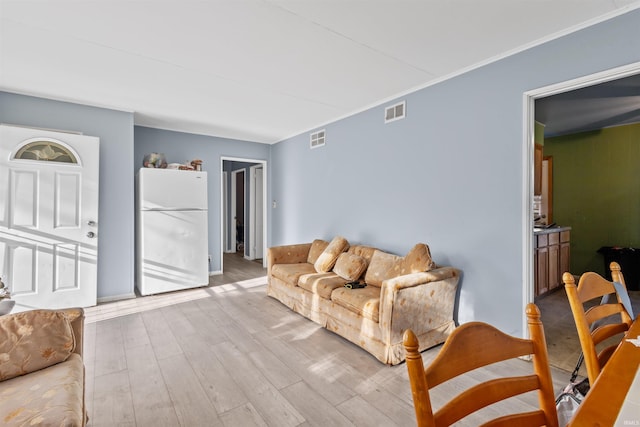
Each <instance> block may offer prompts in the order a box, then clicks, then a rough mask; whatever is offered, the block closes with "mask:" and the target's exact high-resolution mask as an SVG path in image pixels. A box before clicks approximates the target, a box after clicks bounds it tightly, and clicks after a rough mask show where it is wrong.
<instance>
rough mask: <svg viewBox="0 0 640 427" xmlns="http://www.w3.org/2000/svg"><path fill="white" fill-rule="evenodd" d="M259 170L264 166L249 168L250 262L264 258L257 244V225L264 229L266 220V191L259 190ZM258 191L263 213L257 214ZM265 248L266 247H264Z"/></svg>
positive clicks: (262, 251)
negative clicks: (260, 195) (257, 178)
mask: <svg viewBox="0 0 640 427" xmlns="http://www.w3.org/2000/svg"><path fill="white" fill-rule="evenodd" d="M257 169H262V165H261V164H258V165H253V166H251V167H250V168H249V224H250V227H249V243H250V244H251V245H250V246H249V259H250V260H254V259H256V258H264V256H263V255H264V250H262V248H260V249H261V250H260V251H258V248H257V246H256V244H255V242H256V241H257V240H258V239H257V238H256V235H257V234H256V229H257V228H258V227H257V226H256V224H258V223H260V222H261V223H262V224H261V229H263V228H264V219H263V215H264V189H263V188H262V186H261V188H259V189H258V188H257V186H256V170H257ZM262 181H263V182H264V169H262ZM258 190H259V191H261V192H262V212H256V200H257V194H258ZM261 218H262V221H260V219H261ZM262 241H263V242H264V239H262ZM262 246H264V245H262ZM258 254H259V255H260V257H258Z"/></svg>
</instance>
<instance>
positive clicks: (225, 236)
mask: <svg viewBox="0 0 640 427" xmlns="http://www.w3.org/2000/svg"><path fill="white" fill-rule="evenodd" d="M221 181H222V189H221V191H220V194H222V224H223V225H224V224H227V221H228V217H229V214H228V213H227V211H228V209H229V200H228V199H229V190H228V186H229V173H228V172H227V171H222V180H221ZM229 250H231V248H230V247H229V227H224V226H223V227H222V251H223V253H224V252H228V251H229ZM209 263H211V260H209ZM209 268H211V266H209Z"/></svg>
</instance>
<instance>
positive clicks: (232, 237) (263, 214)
mask: <svg viewBox="0 0 640 427" xmlns="http://www.w3.org/2000/svg"><path fill="white" fill-rule="evenodd" d="M221 170H222V179H221V185H222V187H223V188H222V189H221V192H220V194H221V198H222V200H221V203H220V206H221V209H222V212H221V215H220V218H221V233H220V235H221V236H224V240H223V241H222V242H221V251H220V254H221V259H220V265H221V270H222V271H223V272H224V265H223V264H224V257H222V254H224V253H227V254H229V253H235V254H236V255H237V256H239V257H242V258H244V259H247V260H252V261H254V260H255V261H257V262H259V263H260V264H262V265H263V266H264V265H266V264H265V260H264V256H263V255H264V253H265V252H266V249H265V244H266V241H267V238H266V236H267V231H268V230H267V206H266V203H264V200H265V199H266V194H267V162H266V161H265V160H259V159H246V158H235V157H222V158H221ZM227 176H228V177H229V179H228V180H227V179H226V178H225V177H227Z"/></svg>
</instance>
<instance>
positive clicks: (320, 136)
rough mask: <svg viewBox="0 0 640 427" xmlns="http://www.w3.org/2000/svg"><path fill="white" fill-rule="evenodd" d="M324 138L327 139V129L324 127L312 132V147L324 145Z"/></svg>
mask: <svg viewBox="0 0 640 427" xmlns="http://www.w3.org/2000/svg"><path fill="white" fill-rule="evenodd" d="M324 140H325V131H324V129H322V130H319V131H317V132H314V133H312V134H311V139H310V143H311V145H310V146H311V148H318V147H322V146H323V145H324Z"/></svg>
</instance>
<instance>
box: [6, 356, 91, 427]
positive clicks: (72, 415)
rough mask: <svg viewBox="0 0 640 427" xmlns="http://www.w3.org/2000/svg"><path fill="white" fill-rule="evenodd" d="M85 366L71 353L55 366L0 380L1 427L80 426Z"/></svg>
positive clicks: (82, 411)
mask: <svg viewBox="0 0 640 427" xmlns="http://www.w3.org/2000/svg"><path fill="white" fill-rule="evenodd" d="M83 418H84V367H83V364H82V358H81V357H80V356H79V355H77V354H72V355H71V356H69V358H68V359H67V360H66V361H64V362H62V363H58V364H56V365H54V366H50V367H48V368H46V369H41V370H39V371H36V372H32V373H30V374H29V375H22V376H19V377H15V378H12V379H10V380H6V381H3V382H0V424H1V425H3V426H32V425H56V426H82V425H84V423H83Z"/></svg>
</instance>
